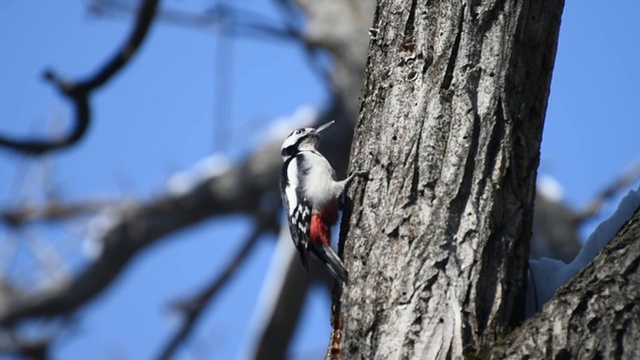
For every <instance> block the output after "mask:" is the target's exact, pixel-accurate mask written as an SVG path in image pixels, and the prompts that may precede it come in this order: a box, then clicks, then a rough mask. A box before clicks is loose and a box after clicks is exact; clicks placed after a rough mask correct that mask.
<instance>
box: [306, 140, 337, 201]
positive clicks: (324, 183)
mask: <svg viewBox="0 0 640 360" xmlns="http://www.w3.org/2000/svg"><path fill="white" fill-rule="evenodd" d="M304 156H305V162H306V164H305V165H306V166H305V167H308V170H309V172H308V173H307V175H305V178H304V179H303V182H302V183H303V184H304V194H305V196H306V197H307V198H308V199H309V200H311V202H312V204H314V210H316V211H317V210H319V209H320V207H322V206H323V205H324V204H326V203H327V202H329V201H331V200H333V199H335V197H336V196H337V194H335V181H334V179H333V176H334V175H333V174H334V171H333V168H332V167H331V165H330V164H329V162H328V161H327V159H325V158H324V157H322V156H320V155H318V154H315V153H312V152H309V153H305V154H304Z"/></svg>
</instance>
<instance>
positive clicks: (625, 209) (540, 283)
mask: <svg viewBox="0 0 640 360" xmlns="http://www.w3.org/2000/svg"><path fill="white" fill-rule="evenodd" d="M639 207H640V188H638V190H636V191H633V190H631V191H629V194H627V196H625V197H624V199H622V201H621V202H620V205H618V209H617V210H616V212H615V213H614V214H613V215H612V216H611V217H610V218H609V219H608V220H606V221H604V222H602V223H601V224H600V225H598V227H597V228H596V230H595V231H594V232H593V234H591V236H589V239H588V240H587V242H586V243H585V245H584V247H583V248H582V250H581V251H580V253H579V254H578V256H576V258H575V259H574V260H573V261H572V262H571V263H570V264H565V263H564V262H562V261H560V260H555V259H549V258H542V259H540V260H531V261H529V267H530V272H529V278H528V287H527V303H526V308H527V311H526V315H527V317H529V316H531V315H533V314H535V313H536V312H537V311H540V310H541V309H542V306H543V305H544V304H545V303H546V302H547V301H549V300H550V299H551V298H552V297H553V295H554V294H555V292H556V290H558V288H559V287H560V286H562V285H564V284H566V283H567V281H569V279H571V278H572V277H573V276H574V275H575V274H576V273H577V272H578V271H580V269H582V268H583V267H584V266H586V265H587V264H589V263H590V262H591V261H592V260H593V259H594V258H595V257H596V255H598V253H599V252H600V250H602V249H603V248H604V247H605V246H607V244H609V242H610V241H611V240H612V239H613V238H614V237H615V236H616V234H617V233H618V230H620V228H621V227H622V226H623V225H624V224H625V223H626V222H627V221H629V219H630V218H631V217H632V216H633V214H634V212H635V211H636V210H637V209H638V208H639Z"/></svg>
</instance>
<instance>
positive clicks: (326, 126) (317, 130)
mask: <svg viewBox="0 0 640 360" xmlns="http://www.w3.org/2000/svg"><path fill="white" fill-rule="evenodd" d="M334 122H335V120H331V121H329V122H328V123H326V124H324V125H322V126H320V127H319V128H317V129H316V131H315V132H316V134H318V133H320V132H322V131H324V130H325V129H326V128H328V127H329V126H331V125H333V123H334Z"/></svg>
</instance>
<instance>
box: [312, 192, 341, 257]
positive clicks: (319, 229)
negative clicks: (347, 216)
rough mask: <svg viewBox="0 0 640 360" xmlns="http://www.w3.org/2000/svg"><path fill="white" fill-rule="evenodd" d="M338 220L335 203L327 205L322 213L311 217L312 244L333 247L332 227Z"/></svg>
mask: <svg viewBox="0 0 640 360" xmlns="http://www.w3.org/2000/svg"><path fill="white" fill-rule="evenodd" d="M337 220H338V207H337V203H336V202H335V201H332V202H330V203H328V204H327V205H325V206H324V207H323V208H322V210H321V211H320V212H317V213H314V214H313V215H311V227H310V229H309V240H310V241H311V243H312V244H322V245H327V246H330V245H331V226H333V225H334V224H335V223H336V221H337Z"/></svg>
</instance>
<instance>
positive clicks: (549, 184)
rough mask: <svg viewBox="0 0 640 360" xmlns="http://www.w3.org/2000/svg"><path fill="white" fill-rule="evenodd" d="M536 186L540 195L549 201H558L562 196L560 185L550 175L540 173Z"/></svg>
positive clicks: (562, 191) (562, 190)
mask: <svg viewBox="0 0 640 360" xmlns="http://www.w3.org/2000/svg"><path fill="white" fill-rule="evenodd" d="M536 187H537V189H538V193H539V194H540V195H542V196H544V197H545V198H547V199H549V200H551V201H554V202H560V201H562V199H563V198H564V189H563V188H562V185H560V183H559V182H558V180H556V179H555V178H554V177H553V176H551V175H545V174H542V175H540V176H539V177H538V183H537V185H536Z"/></svg>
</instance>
